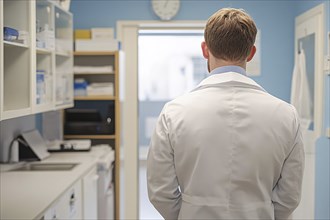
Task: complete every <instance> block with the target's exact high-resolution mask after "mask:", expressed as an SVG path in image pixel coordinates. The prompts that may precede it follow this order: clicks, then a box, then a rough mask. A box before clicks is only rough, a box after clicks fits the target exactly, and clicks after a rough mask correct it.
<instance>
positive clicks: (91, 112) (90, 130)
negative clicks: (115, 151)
mask: <svg viewBox="0 0 330 220" xmlns="http://www.w3.org/2000/svg"><path fill="white" fill-rule="evenodd" d="M64 133H65V134H66V135H98V134H99V135H109V134H114V133H115V110H114V107H113V106H110V107H109V108H108V111H107V112H106V113H105V114H102V113H101V111H100V110H98V109H77V108H72V109H67V110H66V111H65V124H64Z"/></svg>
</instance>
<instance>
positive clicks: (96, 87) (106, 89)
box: [87, 82, 114, 96]
mask: <svg viewBox="0 0 330 220" xmlns="http://www.w3.org/2000/svg"><path fill="white" fill-rule="evenodd" d="M113 91H114V88H113V83H111V82H108V83H91V84H90V85H88V86H87V95H89V96H93V95H112V96H113V94H114V92H113Z"/></svg>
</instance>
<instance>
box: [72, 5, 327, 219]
mask: <svg viewBox="0 0 330 220" xmlns="http://www.w3.org/2000/svg"><path fill="white" fill-rule="evenodd" d="M321 3H325V5H326V18H325V21H326V32H327V33H328V32H329V31H330V22H329V21H330V15H329V14H330V3H329V1H327V0H323V1H318V0H311V1H308V0H306V1H299V0H296V1H289V0H287V1H285V0H283V1H268V0H267V1H262V0H259V1H258V0H256V1H235V0H231V1H218V0H201V1H197V0H182V1H181V8H180V11H179V13H178V15H177V16H176V17H175V18H174V20H206V19H207V18H208V17H209V16H210V15H211V14H212V13H214V12H215V11H216V10H217V9H219V8H222V7H236V8H243V9H245V10H246V11H247V12H248V13H249V14H250V15H251V16H252V17H253V18H254V19H255V21H256V24H257V26H258V29H260V30H261V48H258V49H259V50H260V51H261V59H262V61H261V62H262V66H261V72H262V73H261V76H259V77H255V78H254V79H255V80H256V81H257V82H258V83H260V84H261V85H262V86H263V87H264V88H265V89H266V90H267V91H268V92H270V93H271V94H273V95H275V96H277V97H279V98H281V99H284V100H286V101H289V99H290V88H291V76H292V69H293V63H294V21H295V20H294V19H295V17H296V16H298V15H299V14H301V13H303V12H305V11H307V10H309V9H311V8H313V7H315V6H316V5H319V4H321ZM71 11H72V12H73V14H74V27H75V28H76V29H84V28H86V29H88V28H92V27H116V22H117V21H118V20H158V18H157V17H156V15H154V13H153V12H152V9H151V3H150V0H138V1H137V0H135V1H134V0H131V1H129V0H125V1H120V0H117V1H114V0H94V1H84V0H72V3H71ZM327 39H328V37H327V36H326V38H325V46H326V45H328V43H327ZM325 54H326V49H325ZM329 96H330V75H328V76H326V77H325V100H324V103H325V107H324V118H325V120H324V127H325V128H328V127H330V116H329V114H330V108H329V103H330V98H329ZM321 140H323V141H318V144H317V149H316V151H317V154H316V161H317V163H316V186H317V187H318V188H317V190H316V205H318V204H323V206H318V207H316V209H315V210H316V213H315V217H316V219H320V218H324V217H325V218H327V219H329V208H328V207H329V198H328V197H326V196H325V194H322V193H324V192H329V182H324V181H323V179H322V176H323V177H324V173H326V172H329V167H326V166H324V165H329V160H330V159H329V154H323V153H322V152H328V147H330V146H329V139H324V138H321ZM320 152H321V153H320ZM321 155H323V156H321ZM324 204H325V205H324Z"/></svg>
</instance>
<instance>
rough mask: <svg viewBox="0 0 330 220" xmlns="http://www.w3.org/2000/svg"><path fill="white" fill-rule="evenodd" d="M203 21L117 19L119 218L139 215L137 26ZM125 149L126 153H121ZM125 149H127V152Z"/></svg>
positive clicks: (195, 25)
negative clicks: (121, 170)
mask: <svg viewBox="0 0 330 220" xmlns="http://www.w3.org/2000/svg"><path fill="white" fill-rule="evenodd" d="M205 24H206V21H200V20H195V21H167V22H163V21H148V20H141V21H136V20H134V21H118V22H117V27H116V30H117V39H118V40H119V41H120V42H121V50H122V51H123V52H124V56H125V61H124V71H123V74H122V75H121V76H120V82H123V83H122V84H121V85H122V86H121V87H120V88H121V89H120V101H121V103H122V104H121V106H122V114H121V115H122V128H123V131H122V134H123V135H122V137H123V139H122V150H123V154H121V155H124V156H123V160H124V174H123V178H124V182H125V183H124V189H123V190H124V194H125V195H124V198H123V200H124V201H123V206H124V207H123V209H124V213H123V214H124V216H121V218H122V219H138V218H139V150H138V149H139V148H138V145H139V140H138V134H139V131H138V126H139V124H138V123H139V120H138V34H139V30H140V29H169V28H170V29H180V30H182V29H190V30H191V29H195V28H196V29H201V28H203V29H204V27H205ZM125 152H127V153H125ZM128 152H129V153H128Z"/></svg>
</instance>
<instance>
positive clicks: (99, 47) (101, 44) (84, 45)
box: [75, 39, 120, 51]
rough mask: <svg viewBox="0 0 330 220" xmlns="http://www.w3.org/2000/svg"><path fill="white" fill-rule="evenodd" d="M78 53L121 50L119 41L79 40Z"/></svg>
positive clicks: (76, 44)
mask: <svg viewBox="0 0 330 220" xmlns="http://www.w3.org/2000/svg"><path fill="white" fill-rule="evenodd" d="M75 46H76V48H75V50H76V51H116V50H119V49H120V46H119V42H118V40H115V39H108V40H95V39H94V40H86V39H77V40H76V42H75Z"/></svg>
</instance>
